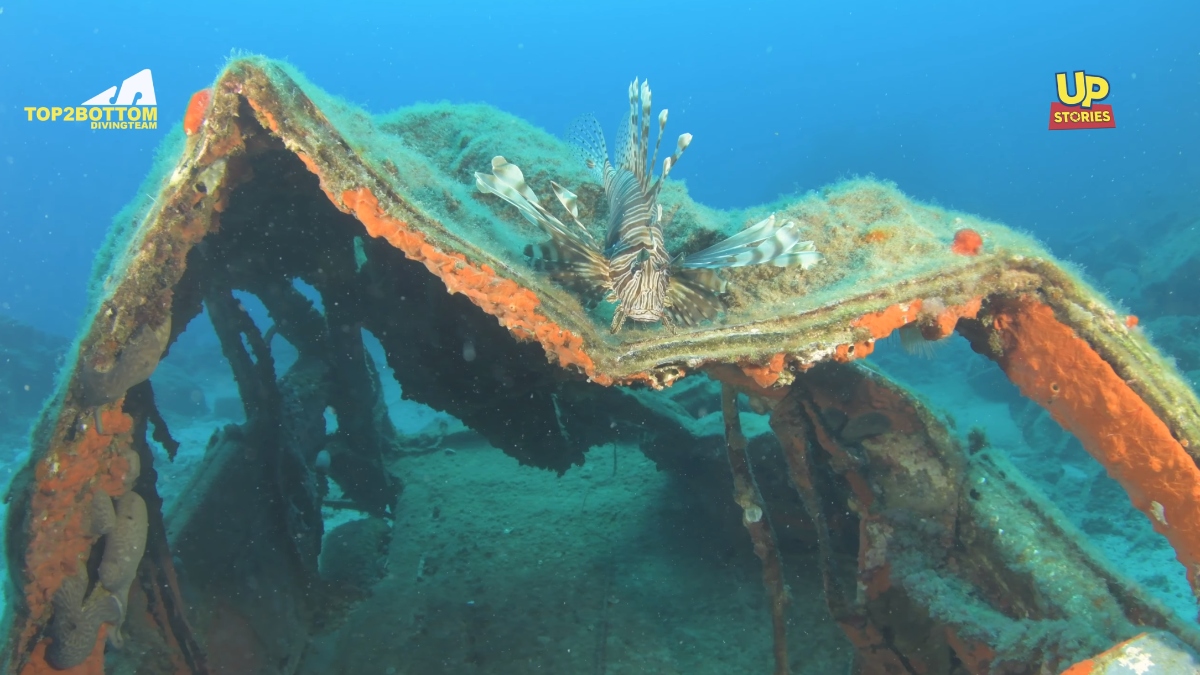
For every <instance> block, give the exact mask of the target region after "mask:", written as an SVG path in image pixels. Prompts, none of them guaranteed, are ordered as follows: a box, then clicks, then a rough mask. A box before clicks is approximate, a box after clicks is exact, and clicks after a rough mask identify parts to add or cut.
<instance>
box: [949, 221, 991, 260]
mask: <svg viewBox="0 0 1200 675" xmlns="http://www.w3.org/2000/svg"><path fill="white" fill-rule="evenodd" d="M950 250H951V251H953V252H955V253H957V254H959V255H979V252H980V251H982V250H983V237H982V236H981V235H980V234H979V233H978V232H976V231H975V230H972V229H969V228H965V227H964V228H963V229H961V230H959V231H958V232H955V233H954V243H953V244H951V245H950Z"/></svg>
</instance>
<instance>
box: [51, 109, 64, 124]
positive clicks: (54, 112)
mask: <svg viewBox="0 0 1200 675" xmlns="http://www.w3.org/2000/svg"><path fill="white" fill-rule="evenodd" d="M60 117H62V108H60V107H58V106H54V107H53V108H51V109H50V121H51V122H57V121H58V118H60Z"/></svg>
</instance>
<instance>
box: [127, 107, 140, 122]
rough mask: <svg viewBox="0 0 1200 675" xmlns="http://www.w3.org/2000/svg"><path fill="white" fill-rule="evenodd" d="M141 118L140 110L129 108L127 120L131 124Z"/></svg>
mask: <svg viewBox="0 0 1200 675" xmlns="http://www.w3.org/2000/svg"><path fill="white" fill-rule="evenodd" d="M141 118H142V109H141V108H135V107H133V106H129V120H130V121H131V122H136V121H138V120H139V119H141Z"/></svg>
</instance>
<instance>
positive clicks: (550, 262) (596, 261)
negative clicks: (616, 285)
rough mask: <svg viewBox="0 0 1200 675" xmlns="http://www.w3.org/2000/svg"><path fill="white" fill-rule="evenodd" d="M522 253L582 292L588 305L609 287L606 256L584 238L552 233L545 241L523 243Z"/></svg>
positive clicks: (566, 284) (559, 280) (557, 278)
mask: <svg viewBox="0 0 1200 675" xmlns="http://www.w3.org/2000/svg"><path fill="white" fill-rule="evenodd" d="M525 256H526V257H528V258H529V259H530V261H531V262H532V263H533V266H534V267H535V268H536V269H539V270H543V271H545V272H547V273H549V274H550V278H552V279H554V280H555V281H557V282H558V283H560V284H562V285H563V286H566V287H567V288H569V289H571V290H573V291H575V292H576V293H578V294H580V295H581V296H583V298H584V305H586V306H588V307H593V306H595V305H597V304H599V303H600V300H601V299H603V297H604V295H605V293H607V292H608V291H609V290H610V287H611V284H610V283H609V276H608V275H609V268H608V260H606V259H605V258H604V256H603V255H602V254H601V253H600V251H598V250H596V249H595V248H594V247H592V246H589V245H587V244H586V243H585V242H581V241H579V240H577V239H572V238H570V237H566V236H561V235H559V234H558V233H552V234H551V238H550V239H549V240H547V241H544V242H541V243H540V244H529V245H526V246H525Z"/></svg>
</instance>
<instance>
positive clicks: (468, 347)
mask: <svg viewBox="0 0 1200 675" xmlns="http://www.w3.org/2000/svg"><path fill="white" fill-rule="evenodd" d="M462 354H463V361H466V362H467V363H470V362H471V361H474V360H475V343H474V342H472V341H471V340H469V339H468V340H464V341H463V351H462Z"/></svg>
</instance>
